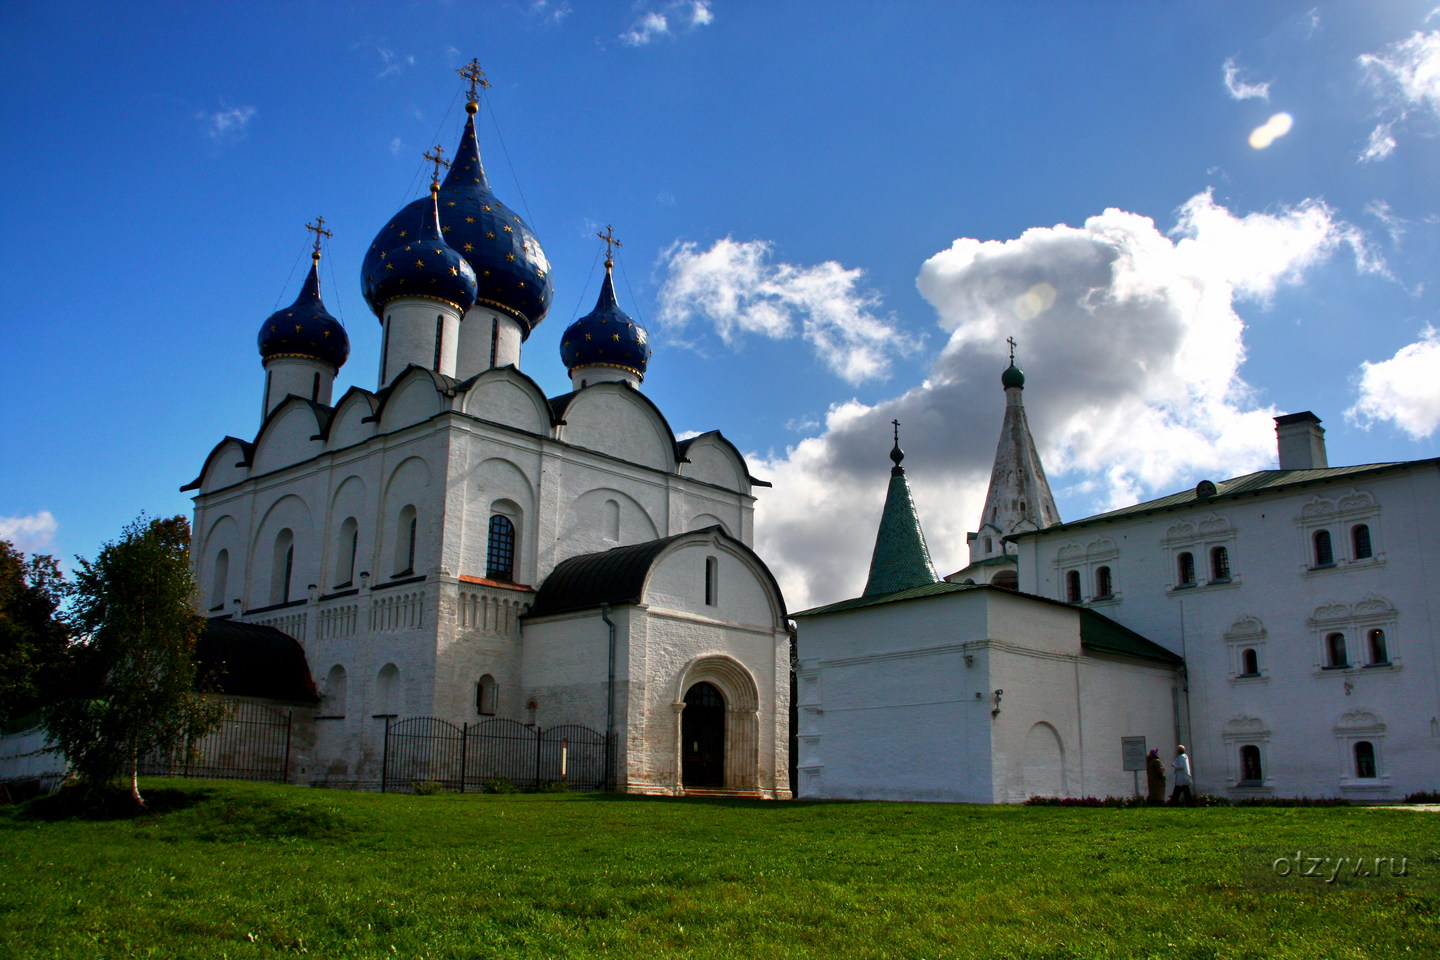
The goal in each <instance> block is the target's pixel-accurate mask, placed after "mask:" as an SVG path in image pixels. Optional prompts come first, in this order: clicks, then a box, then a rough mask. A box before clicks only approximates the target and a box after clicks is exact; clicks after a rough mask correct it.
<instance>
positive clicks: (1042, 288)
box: [1015, 283, 1055, 320]
mask: <svg viewBox="0 0 1440 960" xmlns="http://www.w3.org/2000/svg"><path fill="white" fill-rule="evenodd" d="M1053 306H1055V288H1054V287H1052V286H1050V284H1048V283H1037V284H1035V286H1033V287H1031V288H1030V289H1029V290H1026V291H1025V292H1024V293H1022V294H1020V296H1018V297H1016V298H1015V316H1017V317H1019V318H1020V319H1021V320H1033V319H1035V318H1036V317H1038V316H1040V314H1042V313H1044V312H1045V311H1046V310H1049V309H1050V308H1051V307H1053Z"/></svg>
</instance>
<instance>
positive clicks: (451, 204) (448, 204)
mask: <svg viewBox="0 0 1440 960" xmlns="http://www.w3.org/2000/svg"><path fill="white" fill-rule="evenodd" d="M445 206H447V207H453V206H455V201H454V200H446V201H445Z"/></svg>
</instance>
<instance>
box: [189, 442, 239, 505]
mask: <svg viewBox="0 0 1440 960" xmlns="http://www.w3.org/2000/svg"><path fill="white" fill-rule="evenodd" d="M227 450H229V451H232V452H234V453H235V455H236V456H238V457H239V458H240V459H239V460H238V461H236V462H235V463H234V464H231V466H236V467H248V466H250V460H251V458H252V457H254V455H255V445H254V444H253V443H250V442H248V441H246V440H241V439H239V438H238V437H226V438H225V439H223V440H221V441H220V442H219V443H217V444H215V446H214V448H213V449H211V451H210V455H209V456H207V457H206V458H205V465H204V466H202V467H201V468H200V475H199V476H197V477H196V478H195V479H194V480H191V481H190V482H189V483H187V484H185V486H183V487H181V488H180V491H181V492H182V493H183V492H185V491H186V490H199V489H200V488H201V487H203V486H204V484H205V478H206V477H208V476H210V472H211V470H213V469H217V468H219V467H221V466H223V464H221V463H220V458H221V457H223V456H224V455H225V452H226V451H227Z"/></svg>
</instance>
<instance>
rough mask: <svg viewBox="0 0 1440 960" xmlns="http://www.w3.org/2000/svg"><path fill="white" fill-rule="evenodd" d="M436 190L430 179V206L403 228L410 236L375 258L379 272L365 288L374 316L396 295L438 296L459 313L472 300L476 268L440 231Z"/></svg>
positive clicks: (379, 314)
mask: <svg viewBox="0 0 1440 960" xmlns="http://www.w3.org/2000/svg"><path fill="white" fill-rule="evenodd" d="M438 191H439V187H438V185H436V184H433V183H432V184H431V185H430V200H429V202H428V206H429V209H428V210H423V209H422V210H421V211H418V212H419V216H417V217H416V218H415V220H414V221H413V222H412V224H411V226H412V228H413V229H411V230H407V231H405V232H406V233H408V234H410V237H409V239H407V240H404V241H402V242H401V243H400V245H399V246H397V247H395V248H393V249H391V250H385V251H382V252H381V254H380V257H379V258H378V265H377V271H376V272H377V274H378V276H377V277H376V278H375V282H374V283H373V284H370V283H367V284H366V290H365V297H366V299H367V300H369V301H370V306H371V307H373V308H374V310H375V314H376V316H381V315H382V313H383V310H384V308H385V304H387V303H389V302H390V301H391V300H394V299H395V298H396V297H424V298H426V299H429V300H439V301H440V302H442V303H448V304H450V305H451V306H454V307H455V308H456V309H458V310H459V311H460V312H461V313H462V314H463V313H464V312H465V311H466V310H469V309H470V308H471V307H472V306H473V305H474V304H475V271H474V270H473V269H472V268H471V267H470V264H469V263H467V262H466V260H465V258H464V257H462V256H461V255H460V254H459V252H458V251H456V250H455V248H454V247H452V246H450V244H448V243H446V242H445V239H444V236H443V234H442V233H441V231H440V221H439V214H438V213H437V211H436V195H437V193H438ZM411 206H413V204H412V205H411ZM405 209H406V210H409V209H410V207H406V208H405ZM367 259H368V257H367ZM367 279H368V277H367Z"/></svg>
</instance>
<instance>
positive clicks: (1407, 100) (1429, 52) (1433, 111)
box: [1359, 30, 1440, 161]
mask: <svg viewBox="0 0 1440 960" xmlns="http://www.w3.org/2000/svg"><path fill="white" fill-rule="evenodd" d="M1359 61H1360V66H1361V67H1362V68H1363V69H1364V70H1365V73H1366V75H1367V76H1368V77H1369V79H1370V80H1371V82H1372V83H1373V84H1374V85H1375V88H1376V90H1377V91H1378V92H1379V94H1380V97H1381V100H1382V104H1381V107H1380V122H1379V123H1377V124H1376V125H1375V128H1374V129H1373V130H1371V131H1370V138H1369V140H1368V141H1367V143H1366V145H1365V149H1364V150H1363V151H1362V152H1361V154H1360V159H1361V161H1374V160H1384V159H1385V158H1386V157H1388V156H1390V155H1391V154H1392V153H1394V152H1395V148H1396V146H1397V142H1396V139H1395V134H1394V131H1395V128H1396V127H1397V126H1399V125H1401V124H1402V123H1403V122H1404V121H1406V120H1407V119H1408V118H1409V117H1410V116H1411V115H1413V114H1414V113H1415V112H1417V111H1418V112H1420V113H1421V114H1428V115H1429V116H1430V117H1431V118H1432V119H1437V118H1440V30H1431V31H1429V32H1428V33H1427V32H1422V31H1419V30H1417V31H1415V32H1414V33H1412V34H1411V35H1410V36H1409V37H1406V38H1405V39H1404V40H1399V41H1396V42H1395V43H1392V44H1390V46H1388V47H1386V48H1385V49H1384V50H1383V51H1381V52H1380V53H1366V54H1362V55H1361V56H1360V58H1359Z"/></svg>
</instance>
